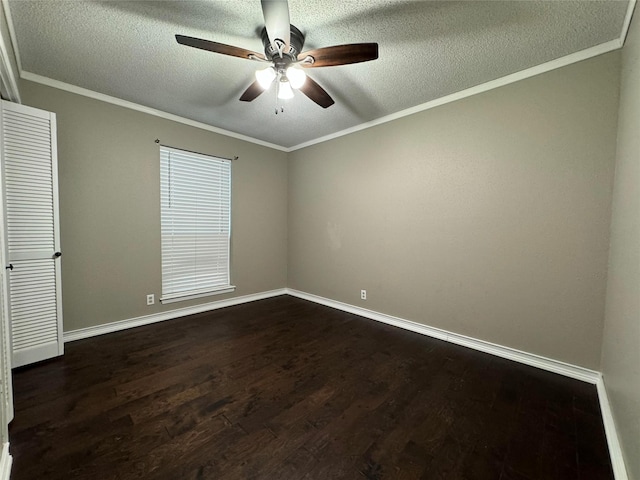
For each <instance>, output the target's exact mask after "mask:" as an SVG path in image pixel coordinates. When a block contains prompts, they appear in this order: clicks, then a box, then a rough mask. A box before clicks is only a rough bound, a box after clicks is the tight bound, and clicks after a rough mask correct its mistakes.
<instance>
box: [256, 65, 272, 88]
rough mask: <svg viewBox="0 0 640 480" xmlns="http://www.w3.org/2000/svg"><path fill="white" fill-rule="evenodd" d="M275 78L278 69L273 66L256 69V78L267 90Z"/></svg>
mask: <svg viewBox="0 0 640 480" xmlns="http://www.w3.org/2000/svg"><path fill="white" fill-rule="evenodd" d="M274 78H276V71H275V69H274V68H273V67H267V68H265V69H264V70H256V80H258V83H259V84H260V86H261V87H262V88H264V89H265V90H266V89H267V88H269V87H270V86H271V83H272V82H273V79H274Z"/></svg>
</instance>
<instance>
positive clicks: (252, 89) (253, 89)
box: [240, 80, 264, 102]
mask: <svg viewBox="0 0 640 480" xmlns="http://www.w3.org/2000/svg"><path fill="white" fill-rule="evenodd" d="M262 92H264V88H262V87H261V86H260V84H259V83H258V81H257V80H256V81H255V82H253V83H252V84H251V85H249V88H247V89H246V90H245V91H244V93H243V94H242V96H241V97H240V101H241V102H251V101H253V100H255V99H256V98H257V97H258V96H259V95H260V94H261V93H262Z"/></svg>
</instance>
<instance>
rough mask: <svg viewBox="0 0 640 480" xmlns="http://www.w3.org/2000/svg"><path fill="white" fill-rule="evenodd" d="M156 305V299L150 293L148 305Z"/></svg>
mask: <svg viewBox="0 0 640 480" xmlns="http://www.w3.org/2000/svg"><path fill="white" fill-rule="evenodd" d="M154 303H156V299H155V297H154V295H153V293H150V294H149V295H147V305H153V304H154Z"/></svg>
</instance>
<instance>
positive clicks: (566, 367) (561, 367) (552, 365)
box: [286, 288, 600, 385]
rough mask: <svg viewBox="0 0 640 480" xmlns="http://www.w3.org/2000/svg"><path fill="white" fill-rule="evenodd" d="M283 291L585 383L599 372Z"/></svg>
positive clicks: (389, 316) (333, 301)
mask: <svg viewBox="0 0 640 480" xmlns="http://www.w3.org/2000/svg"><path fill="white" fill-rule="evenodd" d="M286 291H287V294H289V295H291V296H293V297H298V298H302V299H304V300H309V301H311V302H315V303H319V304H321V305H326V306H328V307H332V308H336V309H338V310H342V311H345V312H349V313H354V314H356V315H360V316H361V317H365V318H370V319H371V320H376V321H378V322H382V323H386V324H389V325H393V326H395V327H400V328H403V329H405V330H410V331H412V332H416V333H420V334H422V335H427V336H429V337H433V338H437V339H440V340H444V341H447V342H451V343H455V344H457V345H462V346H464V347H468V348H472V349H474V350H479V351H481V352H485V353H490V354H492V355H495V356H497V357H502V358H507V359H509V360H513V361H515V362H519V363H524V364H525V365H531V366H533V367H537V368H541V369H543V370H548V371H550V372H554V373H558V374H560V375H564V376H565V377H571V378H575V379H577V380H582V381H583V382H588V383H591V384H594V385H595V384H597V383H598V379H599V378H600V373H599V372H596V371H595V370H589V369H588V368H583V367H579V366H577V365H571V364H570V363H565V362H561V361H559V360H554V359H552V358H547V357H542V356H540V355H536V354H534V353H528V352H523V351H521V350H516V349H515V348H511V347H505V346H502V345H497V344H495V343H491V342H487V341H485V340H478V339H477V338H472V337H467V336H465V335H460V334H458V333H453V332H449V331H447V330H442V329H440V328H435V327H429V326H427V325H423V324H421V323H417V322H412V321H411V320H405V319H403V318H399V317H394V316H391V315H387V314H385V313H380V312H375V311H373V310H367V309H366V308H361V307H356V306H355V305H349V304H347V303H342V302H338V301H336V300H330V299H328V298H324V297H320V296H318V295H313V294H311V293H306V292H301V291H299V290H295V289H291V288H287V289H286Z"/></svg>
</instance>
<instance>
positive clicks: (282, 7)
mask: <svg viewBox="0 0 640 480" xmlns="http://www.w3.org/2000/svg"><path fill="white" fill-rule="evenodd" d="M262 14H263V15H264V26H265V27H266V29H267V35H268V36H269V40H270V41H271V46H272V47H273V48H274V49H276V50H279V48H278V45H277V43H276V40H280V41H282V43H284V49H283V50H282V52H284V53H288V52H289V41H290V39H291V38H290V37H291V24H290V21H289V3H288V2H287V0H262Z"/></svg>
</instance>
